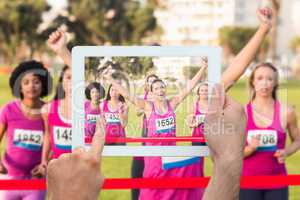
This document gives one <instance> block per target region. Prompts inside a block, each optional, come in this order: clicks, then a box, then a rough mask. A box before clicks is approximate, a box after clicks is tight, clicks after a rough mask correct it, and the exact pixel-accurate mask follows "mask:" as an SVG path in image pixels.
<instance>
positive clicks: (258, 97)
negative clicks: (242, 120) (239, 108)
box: [240, 63, 300, 200]
mask: <svg viewBox="0 0 300 200" xmlns="http://www.w3.org/2000/svg"><path fill="white" fill-rule="evenodd" d="M278 79H279V74H278V70H277V69H276V68H275V67H274V66H273V65H272V64H271V63H262V64H259V65H257V66H256V67H255V68H254V70H253V71H252V74H251V75H250V78H249V86H250V95H251V99H250V102H249V103H248V104H247V105H246V107H245V109H246V113H247V128H246V146H245V150H244V157H245V159H244V166H243V173H242V174H243V176H285V175H287V171H286V167H285V159H286V157H288V156H290V155H292V154H293V153H295V152H296V151H297V150H298V149H299V148H300V131H299V128H298V126H297V116H296V112H295V110H294V109H293V108H292V107H291V106H286V105H284V104H281V103H280V102H279V100H278V99H277V88H278V86H279V80H278ZM285 106H286V107H285ZM285 130H287V131H288V134H289V136H290V138H291V141H292V143H291V144H290V145H288V146H286V138H287V133H286V132H285ZM240 199H241V200H248V199H258V200H268V199H272V200H287V199H288V186H287V185H285V184H282V185H277V186H274V187H249V188H248V187H247V188H243V189H242V190H241V193H240Z"/></svg>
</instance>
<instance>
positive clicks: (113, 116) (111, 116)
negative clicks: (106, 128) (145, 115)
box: [105, 113, 120, 124]
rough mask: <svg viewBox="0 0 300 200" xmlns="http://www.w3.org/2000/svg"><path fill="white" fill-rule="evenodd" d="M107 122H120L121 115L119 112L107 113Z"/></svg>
mask: <svg viewBox="0 0 300 200" xmlns="http://www.w3.org/2000/svg"><path fill="white" fill-rule="evenodd" d="M105 120H106V123H111V124H113V123H120V116H119V114H118V113H105Z"/></svg>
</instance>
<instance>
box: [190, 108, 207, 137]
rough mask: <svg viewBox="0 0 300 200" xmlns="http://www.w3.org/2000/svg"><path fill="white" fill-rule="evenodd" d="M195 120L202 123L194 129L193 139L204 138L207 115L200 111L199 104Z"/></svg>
mask: <svg viewBox="0 0 300 200" xmlns="http://www.w3.org/2000/svg"><path fill="white" fill-rule="evenodd" d="M195 118H196V120H197V121H200V124H199V126H197V127H196V128H194V129H193V133H192V136H193V137H203V136H204V120H205V114H204V113H202V112H201V111H200V108H199V103H198V102H197V103H196V109H195Z"/></svg>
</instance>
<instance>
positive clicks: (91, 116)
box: [86, 114, 100, 123]
mask: <svg viewBox="0 0 300 200" xmlns="http://www.w3.org/2000/svg"><path fill="white" fill-rule="evenodd" d="M99 118H100V115H95V114H87V116H86V119H87V121H88V122H89V123H96V121H97V120H98V119H99Z"/></svg>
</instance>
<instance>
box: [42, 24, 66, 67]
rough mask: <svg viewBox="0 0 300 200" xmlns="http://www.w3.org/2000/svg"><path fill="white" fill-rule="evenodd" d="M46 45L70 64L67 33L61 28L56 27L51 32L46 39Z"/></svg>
mask: <svg viewBox="0 0 300 200" xmlns="http://www.w3.org/2000/svg"><path fill="white" fill-rule="evenodd" d="M47 44H48V46H49V47H50V48H51V49H52V50H53V51H54V52H55V53H56V54H57V55H58V56H59V57H60V58H61V59H62V60H63V61H64V63H65V64H66V65H68V66H69V67H72V66H71V63H72V62H71V52H70V51H69V50H68V48H67V35H66V33H65V31H63V30H62V29H57V30H56V31H55V32H53V33H51V35H50V36H49V38H48V41H47Z"/></svg>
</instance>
